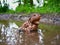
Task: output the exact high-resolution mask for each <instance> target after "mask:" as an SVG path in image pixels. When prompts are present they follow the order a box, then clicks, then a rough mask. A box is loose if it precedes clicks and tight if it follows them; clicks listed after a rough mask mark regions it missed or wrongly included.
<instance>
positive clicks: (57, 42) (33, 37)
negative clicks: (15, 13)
mask: <svg viewBox="0 0 60 45" xmlns="http://www.w3.org/2000/svg"><path fill="white" fill-rule="evenodd" d="M5 23H6V22H5ZM6 25H7V26H6ZM6 25H5V24H4V23H0V45H60V32H59V31H45V30H44V31H43V30H41V29H38V32H31V33H30V34H27V33H24V32H19V30H18V28H19V27H18V25H16V23H15V22H8V24H6Z"/></svg>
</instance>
